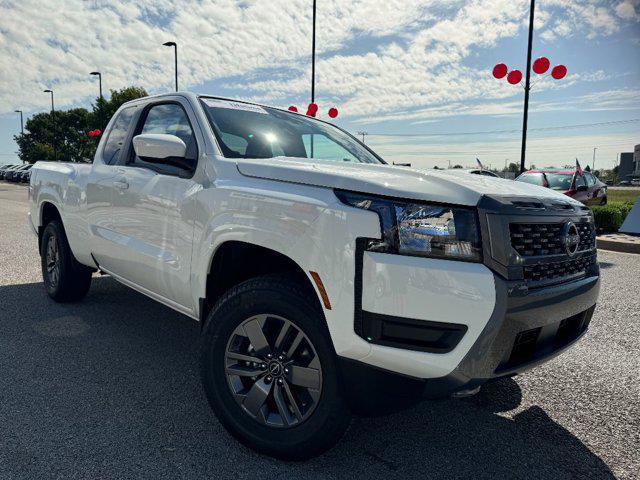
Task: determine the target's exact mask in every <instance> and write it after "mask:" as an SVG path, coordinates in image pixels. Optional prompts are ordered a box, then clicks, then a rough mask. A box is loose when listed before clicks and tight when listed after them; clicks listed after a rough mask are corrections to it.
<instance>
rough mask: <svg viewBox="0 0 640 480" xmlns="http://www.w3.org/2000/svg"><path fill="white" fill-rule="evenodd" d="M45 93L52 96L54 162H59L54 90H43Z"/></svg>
mask: <svg viewBox="0 0 640 480" xmlns="http://www.w3.org/2000/svg"><path fill="white" fill-rule="evenodd" d="M43 92H44V93H50V94H51V120H52V121H53V159H54V161H56V162H57V161H58V152H57V151H56V143H57V139H56V121H55V113H56V109H55V107H54V104H53V90H51V89H46V90H43Z"/></svg>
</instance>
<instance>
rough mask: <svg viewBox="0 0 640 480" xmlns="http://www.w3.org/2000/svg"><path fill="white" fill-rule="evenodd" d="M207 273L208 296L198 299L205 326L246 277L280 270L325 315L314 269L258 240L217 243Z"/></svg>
mask: <svg viewBox="0 0 640 480" xmlns="http://www.w3.org/2000/svg"><path fill="white" fill-rule="evenodd" d="M207 272H208V273H207V277H206V286H205V296H204V297H201V298H200V302H199V303H200V305H199V316H200V320H201V326H202V328H204V325H205V323H206V319H207V317H208V314H209V312H210V311H211V309H212V308H213V306H214V305H215V303H216V302H217V301H218V300H219V299H220V297H221V296H222V295H224V293H225V292H227V291H228V290H229V289H231V288H232V287H234V286H235V285H238V284H240V283H242V282H244V281H246V280H249V279H251V278H255V277H258V276H262V275H268V274H277V273H279V274H283V275H287V276H289V277H290V278H292V279H294V280H295V281H296V282H298V284H299V286H300V287H301V288H302V289H303V290H304V291H306V292H308V293H309V295H310V297H311V298H313V301H314V304H315V305H316V307H317V308H318V310H319V311H320V312H323V314H324V310H323V308H322V303H321V296H320V294H319V292H318V291H317V289H316V288H317V287H316V286H314V282H313V277H312V274H311V272H306V271H305V270H304V269H303V268H302V267H301V266H300V265H299V263H298V262H296V261H295V260H293V259H292V258H291V257H290V256H288V255H285V254H284V253H282V252H278V251H277V250H274V249H271V248H268V247H265V246H262V245H257V244H255V243H249V242H243V241H240V240H227V241H225V242H223V243H221V244H220V245H218V246H217V248H216V249H215V251H214V252H213V254H212V255H211V258H210V259H209V262H208V270H207ZM325 321H326V319H325Z"/></svg>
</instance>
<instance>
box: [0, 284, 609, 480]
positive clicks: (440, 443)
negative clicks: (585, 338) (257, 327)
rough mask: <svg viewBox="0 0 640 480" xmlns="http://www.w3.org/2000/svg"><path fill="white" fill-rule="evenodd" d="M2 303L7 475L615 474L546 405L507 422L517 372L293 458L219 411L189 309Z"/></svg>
mask: <svg viewBox="0 0 640 480" xmlns="http://www.w3.org/2000/svg"><path fill="white" fill-rule="evenodd" d="M0 306H1V307H0V308H1V309H2V310H1V311H0V319H1V320H0V367H1V368H2V373H1V374H0V425H2V429H1V430H2V434H1V435H2V436H1V437H0V438H1V439H0V477H1V478H52V477H54V478H57V477H62V478H154V479H158V478H172V479H173V478H205V477H209V478H233V479H240V478H251V479H257V478H270V479H271V478H282V479H285V478H286V479H290V478H305V479H308V478H351V479H352V478H354V476H356V475H357V476H360V477H363V478H367V479H371V478H384V479H389V478H467V477H469V478H554V479H559V478H592V477H593V478H596V477H597V478H603V477H605V478H606V477H611V478H613V475H612V474H611V472H610V470H609V469H608V467H607V465H606V464H605V463H604V462H603V461H602V460H600V459H599V458H598V457H596V456H595V455H594V454H593V453H591V452H590V451H589V449H588V448H587V447H586V446H585V445H584V444H583V443H582V442H581V441H580V440H579V439H577V438H576V437H575V436H573V435H572V434H571V433H570V432H568V431H567V430H565V429H564V428H563V427H562V426H561V425H559V424H557V423H556V422H554V421H553V420H552V419H551V418H549V416H548V415H547V414H546V413H545V412H544V410H542V409H541V408H539V407H536V406H533V407H530V408H527V409H526V410H524V411H522V412H519V413H518V414H516V415H515V416H514V417H511V416H503V415H502V414H501V412H506V411H508V410H512V409H514V408H516V407H518V406H519V405H520V403H521V397H522V393H521V391H520V388H519V386H518V384H517V383H516V382H515V381H514V380H512V379H507V380H501V381H499V382H495V383H493V384H489V385H487V386H486V387H485V388H484V389H483V390H482V391H481V393H480V394H478V395H476V396H475V397H472V398H470V399H466V400H447V401H441V402H424V403H421V404H419V405H417V406H415V407H413V408H411V409H409V410H405V411H402V412H399V413H395V414H392V415H389V416H386V417H376V418H355V419H354V422H353V424H352V427H351V429H350V430H349V431H348V432H347V434H346V435H345V437H344V438H343V440H342V441H341V442H340V443H339V444H338V446H337V447H336V448H334V449H333V450H331V451H330V452H328V453H327V454H325V455H323V456H321V457H319V458H317V459H314V460H311V461H308V462H305V463H282V462H279V461H276V460H273V459H271V458H267V457H262V456H260V455H257V454H255V453H253V452H252V451H250V450H248V449H246V448H244V447H242V446H240V445H239V444H238V443H237V442H236V441H235V440H233V439H232V438H231V437H230V436H229V435H228V434H227V433H226V432H225V431H224V430H223V428H222V427H221V426H220V424H219V423H218V422H217V420H216V419H215V417H214V416H213V414H212V413H211V412H210V410H209V406H208V404H207V402H206V400H205V398H204V394H203V392H202V389H201V387H200V379H199V372H198V346H199V343H198V342H199V326H198V325H197V324H196V323H195V322H193V321H192V320H190V319H188V318H187V317H184V316H182V315H180V314H178V313H175V312H173V311H172V310H170V309H168V308H166V307H164V306H162V305H160V304H158V303H156V302H154V301H152V300H150V299H147V298H146V297H144V296H142V295H140V294H138V293H136V292H134V291H132V290H130V289H128V288H126V287H123V286H121V285H119V284H118V283H117V282H115V281H113V280H112V279H110V278H104V277H103V278H94V282H93V285H92V288H91V291H90V293H89V295H88V296H87V298H86V299H85V300H84V301H83V302H81V303H77V304H67V305H59V304H56V303H54V302H52V301H51V300H49V299H48V298H47V297H46V296H45V293H44V290H43V287H42V284H40V283H37V284H26V285H10V286H3V287H0ZM567 401H568V402H570V401H571V392H567Z"/></svg>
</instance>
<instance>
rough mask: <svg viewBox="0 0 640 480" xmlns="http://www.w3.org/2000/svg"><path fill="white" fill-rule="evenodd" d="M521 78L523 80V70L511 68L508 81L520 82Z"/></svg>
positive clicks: (513, 83)
mask: <svg viewBox="0 0 640 480" xmlns="http://www.w3.org/2000/svg"><path fill="white" fill-rule="evenodd" d="M520 80H522V72H521V71H520V70H511V71H510V72H509V75H507V82H509V83H510V84H511V85H515V84H517V83H520Z"/></svg>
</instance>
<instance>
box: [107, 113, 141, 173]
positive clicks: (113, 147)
mask: <svg viewBox="0 0 640 480" xmlns="http://www.w3.org/2000/svg"><path fill="white" fill-rule="evenodd" d="M135 112H136V107H128V108H125V109H124V110H122V111H121V112H120V113H119V114H118V116H117V117H116V119H115V121H114V122H113V127H111V131H110V132H109V136H108V137H107V141H106V143H105V144H104V148H103V149H102V158H103V160H104V163H106V164H108V165H114V164H116V163H118V160H119V159H120V154H121V152H122V148H123V146H124V142H125V140H126V139H127V134H128V133H129V128H130V127H131V121H132V120H133V114H134V113H135Z"/></svg>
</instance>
